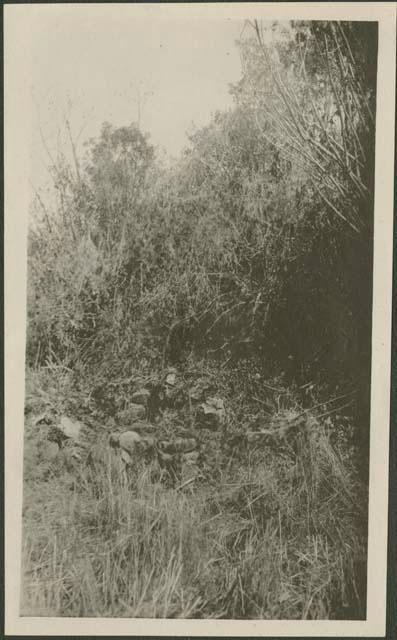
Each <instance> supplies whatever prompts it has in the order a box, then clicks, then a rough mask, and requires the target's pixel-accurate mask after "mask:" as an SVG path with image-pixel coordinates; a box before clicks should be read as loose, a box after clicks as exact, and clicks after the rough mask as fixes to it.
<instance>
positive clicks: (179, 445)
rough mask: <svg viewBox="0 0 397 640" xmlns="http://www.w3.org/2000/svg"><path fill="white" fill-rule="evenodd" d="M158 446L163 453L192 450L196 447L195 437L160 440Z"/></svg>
mask: <svg viewBox="0 0 397 640" xmlns="http://www.w3.org/2000/svg"><path fill="white" fill-rule="evenodd" d="M159 448H160V449H161V450H162V451H164V452H165V453H180V452H188V451H193V450H194V449H196V448H197V440H196V439H195V438H176V439H175V440H161V441H160V442H159Z"/></svg>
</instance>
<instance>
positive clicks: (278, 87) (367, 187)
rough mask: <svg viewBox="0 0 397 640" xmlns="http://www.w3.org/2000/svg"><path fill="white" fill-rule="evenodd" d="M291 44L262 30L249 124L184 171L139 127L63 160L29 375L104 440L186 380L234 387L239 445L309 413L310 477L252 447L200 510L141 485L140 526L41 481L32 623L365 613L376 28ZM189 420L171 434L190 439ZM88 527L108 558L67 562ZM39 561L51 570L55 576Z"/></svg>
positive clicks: (244, 91)
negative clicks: (92, 418)
mask: <svg viewBox="0 0 397 640" xmlns="http://www.w3.org/2000/svg"><path fill="white" fill-rule="evenodd" d="M273 31H274V32H275V34H276V36H275V39H274V41H273V44H272V46H271V47H269V46H268V45H267V44H266V43H267V42H268V38H267V35H266V34H267V32H266V31H264V29H263V27H262V25H260V24H259V23H256V22H255V23H252V24H250V23H248V24H247V25H246V28H245V32H244V35H243V36H242V39H241V42H240V43H239V47H240V51H241V60H242V67H243V73H242V78H241V80H240V82H239V83H237V84H236V85H235V86H233V87H231V92H232V94H233V97H234V107H233V108H232V109H231V110H230V111H228V112H225V113H217V114H216V115H215V116H214V118H213V120H212V121H211V122H210V123H209V124H208V126H206V127H204V128H202V129H200V130H197V131H196V132H195V133H193V134H192V135H191V136H190V140H189V145H188V147H187V148H186V150H185V151H184V152H183V153H182V154H181V156H180V157H179V159H178V160H177V161H175V162H173V163H172V164H162V163H161V162H160V160H159V159H158V158H157V156H156V153H155V149H154V148H153V147H152V145H151V144H150V140H149V138H148V136H146V135H145V134H144V133H142V132H141V131H140V130H139V128H138V127H137V126H135V125H131V126H129V127H120V128H116V127H114V126H112V125H111V124H108V123H106V124H104V125H103V128H102V130H101V132H100V135H99V136H98V138H96V139H94V140H90V141H89V142H88V143H87V145H86V153H85V154H84V155H83V156H79V155H78V153H77V152H76V149H75V146H74V144H73V139H72V137H71V147H72V151H73V162H72V163H68V162H67V161H66V159H65V156H62V155H60V156H58V157H57V158H54V159H53V162H52V165H51V168H50V170H51V175H52V178H53V185H54V200H53V203H52V204H51V205H48V204H47V203H44V202H43V201H42V200H41V199H40V198H37V199H36V201H35V203H34V212H35V222H34V224H32V226H31V228H30V232H29V256H28V266H29V275H28V277H29V283H28V295H29V299H28V338H27V366H28V370H29V372H30V373H29V375H30V377H31V378H34V382H33V383H31V384H32V385H33V388H34V389H36V396H37V394H38V393H39V392H38V391H37V386H39V387H40V385H42V386H41V390H42V391H41V393H42V397H43V394H44V395H45V397H46V398H47V400H48V398H49V397H50V398H51V400H50V403H51V404H52V406H54V405H55V406H56V407H57V408H58V410H59V409H60V408H62V409H63V410H66V409H67V410H68V411H69V412H70V411H72V412H73V411H74V413H75V414H76V413H77V414H79V416H80V417H81V416H82V415H85V413H88V414H89V413H90V412H91V415H92V411H93V409H92V407H93V406H95V412H96V413H95V415H96V417H97V419H99V420H102V422H104V423H106V420H110V419H111V420H114V418H115V416H116V418H117V411H118V410H120V409H125V408H126V407H128V403H129V394H130V388H129V387H128V384H127V385H124V386H123V384H122V382H121V381H123V380H125V379H130V378H131V376H138V377H139V376H140V377H141V378H142V379H144V380H148V379H149V378H150V379H153V378H156V376H157V378H158V379H161V376H162V375H163V374H164V372H165V371H166V370H167V367H169V366H173V367H175V370H176V371H177V372H178V375H180V376H181V377H182V378H183V380H184V384H186V385H188V384H191V380H192V379H193V378H195V377H196V378H197V379H198V378H200V377H201V378H202V377H203V376H204V377H205V376H207V377H208V378H210V379H211V380H212V381H213V380H216V381H217V383H216V384H215V386H216V392H217V393H218V394H219V393H222V394H223V397H224V398H225V399H226V400H225V402H226V405H227V407H228V408H229V411H227V423H226V426H225V427H224V430H223V433H222V438H223V439H224V441H226V439H227V438H228V437H230V436H232V435H236V434H238V435H240V436H241V433H248V432H249V431H250V429H252V425H253V424H255V425H257V424H258V421H259V422H261V421H262V423H266V424H267V423H268V422H269V420H270V421H273V422H274V421H275V420H276V421H277V420H278V421H279V422H280V421H281V422H282V421H283V420H285V421H288V416H290V417H291V415H292V416H295V417H296V416H297V415H299V414H300V413H301V412H302V411H303V412H306V414H305V415H307V416H308V418H309V417H310V419H311V420H312V422H311V427H310V430H309V432H308V433H309V435H308V434H306V435H305V436H304V437H303V436H302V438H303V439H299V438H298V441H297V442H295V444H294V447H293V451H294V453H293V463H292V462H291V460H290V461H289V463H287V462H286V458H285V456H286V455H287V454H286V452H285V450H284V449H283V447H281V450H277V449H276V450H274V448H273V449H272V448H269V447H265V448H263V447H259V448H256V449H255V450H254V451H253V452H252V451H247V450H245V449H244V451H242V452H240V454H239V456H237V457H236V458H233V456H232V458H233V463H230V459H231V458H230V455H229V454H228V455H226V454H224V452H223V453H220V454H219V457H218V458H216V460H215V461H213V465H212V472H211V473H209V476H208V477H209V478H210V479H211V482H209V484H208V485H207V484H205V482H204V484H203V485H202V486H200V487H199V488H198V489H197V491H196V492H195V493H192V494H191V495H189V497H186V496H185V495H183V494H181V493H174V492H173V491H166V490H165V489H162V490H161V491H160V490H159V489H158V487H157V486H156V485H153V484H151V483H150V482H149V481H148V477H147V470H143V471H142V473H141V475H140V476H139V478H138V481H137V484H136V486H135V489H134V491H136V492H137V498H136V500H137V503H136V504H135V507H134V509H135V511H133V512H131V513H135V515H136V514H137V513H138V512H137V511H136V510H137V509H138V511H139V514H138V515H139V517H138V516H136V518H135V519H134V518H133V517H132V516H131V514H130V510H131V509H132V508H133V507H132V503H131V500H130V498H129V497H128V495H129V494H128V491H130V489H128V488H126V486H125V485H123V484H119V485H118V490H116V488H115V485H114V483H115V482H116V483H117V482H119V483H120V481H119V480H117V478H116V480H115V478H114V476H113V475H111V474H110V475H109V474H108V473H105V474H104V475H103V476H102V475H99V476H98V477H96V479H95V481H94V480H93V479H92V478H88V476H86V475H84V474H83V475H80V476H79V487H80V491H81V490H82V487H83V493H82V495H80V493H79V492H78V493H76V492H74V493H73V492H72V493H70V492H69V491H68V490H65V491H64V493H62V495H63V496H64V498H63V500H64V503H61V502H59V491H60V487H61V486H62V475H61V476H60V475H59V469H58V470H57V473H53V474H52V475H51V474H50V476H48V474H47V475H46V476H45V480H43V478H41V479H36V480H35V481H34V482H35V483H36V484H34V483H33V489H32V486H31V481H29V488H28V489H27V490H26V491H27V492H28V493H29V496H30V497H29V507H27V513H28V514H30V517H28V516H26V523H27V524H26V536H25V537H26V545H27V549H28V551H27V554H28V556H29V558H30V560H29V562H30V563H31V566H32V571H33V573H34V575H35V576H36V581H38V582H39V583H40V584H44V583H45V581H46V580H50V582H51V579H54V575H53V574H51V571H53V570H54V566H56V567H57V571H58V574H57V575H58V577H59V579H60V582H59V583H58V585H60V586H59V589H60V591H57V590H56V589H57V588H58V587H57V588H55V587H54V589H53V590H51V589H50V588H48V592H47V596H46V597H44V596H43V592H40V593H41V595H40V597H39V600H40V598H44V601H45V602H44V601H40V602H38V600H37V598H38V596H37V593H36V595H35V596H32V595H30V600H29V603H28V604H25V607H26V608H27V609H29V608H30V610H34V609H35V607H36V610H37V608H39V609H40V611H46V612H48V611H50V612H54V611H55V612H56V613H57V614H66V615H96V614H101V615H107V614H108V615H109V614H112V615H114V614H117V615H153V616H162V615H171V616H176V615H179V616H182V617H183V616H185V617H188V616H201V617H212V616H215V617H216V616H226V617H233V616H234V617H245V616H248V617H264V618H282V617H291V618H296V617H298V618H299V617H309V618H310V617H311V618H316V617H317V618H321V617H341V616H342V617H346V616H348V615H350V616H351V617H362V616H363V615H365V577H364V576H365V553H366V551H365V548H366V479H367V456H368V429H369V382H370V353H371V342H370V336H371V301H372V238H373V195H374V193H373V192H374V182H373V181H374V135H375V107H376V103H375V99H376V49H377V33H376V29H375V27H374V26H373V25H372V24H371V23H366V24H362V23H346V24H345V23H321V22H318V23H303V22H295V23H292V24H289V25H282V26H280V25H274V26H273ZM68 130H69V131H70V129H68ZM51 377H55V378H56V382H54V380H53V379H52V380H51ZM269 385H270V395H269ZM272 390H273V391H272ZM255 397H256V398H258V397H259V403H258V402H257V401H256V400H255V399H254V398H255ZM72 399H73V401H72ZM87 399H88V400H87ZM95 399H96V400H97V403H96V404H95ZM92 403H94V404H92ZM39 404H40V403H39ZM182 404H183V403H182ZM33 405H34V402H33ZM36 405H37V397H36ZM41 409H42V407H41ZM185 409H186V407H185V406H182V405H176V406H169V407H167V410H165V411H163V412H162V418H161V419H162V420H163V421H165V422H166V421H167V420H169V421H171V422H172V419H177V417H179V419H182V420H188V421H190V422H191V421H192V415H191V413H189V411H188V409H186V411H185ZM190 409H191V407H190ZM167 411H168V413H167ZM172 412H174V413H172ZM291 412H292V413H291ZM86 417H87V416H86ZM87 419H88V417H87ZM116 423H117V419H116ZM313 425H316V428H315V429H314V430H313V429H312V427H313ZM190 426H191V425H190ZM211 437H213V438H214V439H215V436H211ZM218 444H219V451H221V449H222V443H218ZM218 444H217V445H216V446H217V447H218ZM229 453H230V452H229ZM109 464H110V463H109ZM291 465H292V466H291ZM214 468H216V473H215V471H214ZM28 480H29V479H28ZM37 483H38V485H39V487H40V492H42V493H43V495H42V496H41V500H42V501H43V502H45V503H46V505H47V509H44V511H43V512H42V511H41V507H40V504H41V503H40V501H39V504H36V503H35V500H34V499H33V498H32V495H37V494H38V489H37ZM109 483H110V484H109ZM232 486H233V487H234V488H233V491H232V490H231V489H230V487H232ZM137 487H138V488H137ZM159 491H160V493H158V492H159ZM126 492H127V493H126ZM156 492H157V493H156ZM230 492H231V493H230ZM55 494H56V495H55ZM229 494H230V495H229ZM115 496H116V497H115ZM264 501H265V502H264ZM138 503H139V504H138ZM265 503H266V504H265ZM254 504H255V508H253V507H252V505H254ZM357 504H359V506H357ZM51 505H52V506H53V511H51ZM150 505H151V506H150ZM138 507H139V508H138ZM151 508H153V514H152V513H151ZM269 509H270V510H269ZM66 514H67V515H66ZM84 514H85V515H84ZM87 514H91V515H90V517H88V515H87ZM120 514H121V515H120ZM161 514H163V516H164V518H165V520H164V522H163V520H162V517H163V516H162V515H161ZM264 514H265V515H264ZM61 515H62V518H65V517H67V518H69V520H68V521H65V527H66V528H65V530H64V531H63V530H62V531H61V532H60V533H59V532H58V534H59V536H60V538H59V540H58V545H59V544H60V546H59V547H58V549H59V550H58V554H60V556H59V558H58V557H57V549H56V548H54V544H55V543H54V538H53V537H51V536H52V534H51V531H52V526H53V525H54V523H56V522H57V521H58V519H62V518H61ZM215 516H216V517H217V518H219V522H220V524H218V525H217V527H219V528H217V531H218V533H219V536H220V538H219V548H217V549H216V550H215V551H214V550H213V549H212V548H211V545H210V540H211V538H212V537H213V532H212V529H211V525H210V524H209V523H211V521H212V518H213V517H214V518H215ZM164 518H163V519H164ZM88 520H89V522H88ZM155 520H156V522H157V523H158V522H163V524H162V525H161V527H160V529H158V527H157V528H156V527H155V525H154V524H153V523H154V522H155ZM62 521H63V520H62ZM33 522H35V523H36V524H35V527H36V528H37V530H38V532H39V533H38V534H37V536H36V537H35V534H34V531H33V530H34V527H33V525H32V523H33ZM181 522H182V523H183V524H182V525H181V527H180V523H181ZM200 522H201V523H204V522H207V523H208V526H207V528H204V529H202V530H201V529H200V527H199V523H200ZM51 523H52V524H51ZM54 526H55V525H54ZM117 527H118V528H117ZM61 529H62V527H61ZM71 529H72V530H73V531H75V534H76V535H78V536H79V538H80V542H81V540H84V547H85V548H87V547H89V548H90V553H89V554H88V555H89V558H91V559H90V560H88V559H87V558H88V556H87V558H85V559H83V555H82V549H81V548H79V550H78V551H76V549H74V547H73V550H70V553H71V556H70V558H69V560H68V562H69V565H68V564H67V562H66V561H65V560H62V558H61V556H62V553H61V550H62V548H63V546H64V545H66V546H67V536H69V535H70V531H71ZM32 531H33V533H32ZM92 531H95V532H96V533H92ZM44 532H46V534H44ZM222 532H224V537H222V536H223V533H222ZM36 533H37V531H36ZM58 534H57V535H58ZM43 536H44V539H43ZM46 536H47V537H46ZM96 536H98V537H96ZM125 536H127V538H126V537H125ZM153 536H155V538H153ZM141 540H142V542H141ZM109 545H110V546H109ZM126 545H127V546H126ZM134 545H135V546H134ZM139 545H141V546H139ZM77 547H78V545H77ZM127 547H128V548H127ZM43 548H44V549H47V553H48V555H51V554H52V557H53V559H54V563H53V564H51V566H50V565H48V566H47V565H45V562H44V565H45V568H44V570H43V571H42V573H40V571H39V570H38V569H37V564H40V562H39V558H40V557H41V556H40V553H41V552H42V550H43ZM94 548H96V549H97V550H98V549H100V550H101V551H102V553H103V555H102V556H101V557H102V558H103V560H101V559H100V554H99V555H98V556H97V558H96V561H93V560H92V553H93V550H94ZM193 548H195V549H196V551H195V552H194V553H193V551H192V549H193ZM76 554H77V555H76ZM106 554H108V555H106ZM109 554H110V555H109ZM214 554H215V555H214ZM44 555H45V554H44ZM77 556H78V561H76V557H77ZM127 557H129V558H130V559H131V563H133V562H138V559H139V558H140V560H139V562H141V565H139V566H138V568H137V569H136V568H134V570H132V564H128V562H127V560H126V558H127ZM35 558H36V560H35ZM51 562H52V560H51ZM65 562H66V564H65ZM76 562H77V565H78V567H80V568H79V571H80V570H81V571H80V573H79V571H77V570H76V573H75V574H73V576H71V575H69V576H66V577H65V575H66V574H67V573H68V572H69V574H70V571H71V570H70V563H72V564H73V563H76ZM126 562H127V565H126ZM62 563H63V564H62ZM201 563H202V566H201ZM77 565H76V566H77ZM105 565H106V566H105ZM134 567H135V565H134ZM200 567H201V569H200ZM116 569H117V571H116ZM63 572H66V574H65V575H64V573H63ZM72 573H73V572H72ZM49 574H51V576H52V578H51V576H50V577H49ZM113 574H114V575H113ZM100 575H104V576H105V579H104V581H103V584H102V585H100V584H99V582H98V581H99V577H98V576H100ZM193 575H196V577H195V580H196V582H194V580H193V581H192V576H193ZM62 576H64V582H63V583H62V579H61V578H62ZM293 576H295V578H293ZM296 576H297V577H296ZM65 581H66V582H65ZM131 581H132V582H131ZM66 583H68V584H67V586H66V587H65V590H64V592H62V589H61V586H62V585H63V586H64V585H65V584H66ZM71 585H72V586H71ZM84 585H85V586H84ZM181 585H182V587H181ZM84 589H85V592H84V593H83V591H84ZM79 590H80V591H79ZM208 590H209V591H208ZM71 591H72V592H73V593H74V594H75V595H74V596H73V598H74V599H73V598H72V597H71V596H70V592H71ZM206 592H207V595H206V597H204V594H205V593H206ZM76 593H77V595H76ZM208 593H210V595H208ZM68 594H69V595H68ZM79 594H80V595H79ZM183 594H185V596H184V595H183ZM222 594H223V596H222ZM35 598H36V599H35ZM126 602H127V604H126ZM65 603H68V604H65Z"/></svg>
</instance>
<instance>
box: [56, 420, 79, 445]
mask: <svg viewBox="0 0 397 640" xmlns="http://www.w3.org/2000/svg"><path fill="white" fill-rule="evenodd" d="M83 428H84V425H83V424H82V423H81V422H79V421H78V420H71V418H68V416H61V419H60V421H59V423H58V424H57V429H59V431H61V432H62V433H63V435H64V436H65V437H66V438H70V439H71V440H74V441H75V442H79V440H80V439H81V435H82V431H83Z"/></svg>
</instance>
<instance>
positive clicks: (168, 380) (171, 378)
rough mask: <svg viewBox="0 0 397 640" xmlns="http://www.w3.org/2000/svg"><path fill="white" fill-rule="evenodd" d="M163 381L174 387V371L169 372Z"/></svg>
mask: <svg viewBox="0 0 397 640" xmlns="http://www.w3.org/2000/svg"><path fill="white" fill-rule="evenodd" d="M165 383H166V384H168V385H170V386H171V387H174V386H175V385H176V375H175V373H169V374H168V375H167V377H166V379H165Z"/></svg>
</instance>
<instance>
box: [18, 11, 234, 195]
mask: <svg viewBox="0 0 397 640" xmlns="http://www.w3.org/2000/svg"><path fill="white" fill-rule="evenodd" d="M61 6H62V5H61ZM86 6H87V5H86ZM88 6H89V5H88ZM96 6H97V7H98V6H99V9H97V10H95V11H94V10H91V11H87V10H85V11H77V10H76V6H73V5H63V10H62V11H59V10H54V11H44V12H42V13H41V14H40V19H35V20H31V22H30V28H29V37H28V40H27V42H26V41H25V46H26V47H28V50H29V51H28V53H29V56H28V58H29V65H30V69H29V78H30V87H29V91H30V97H31V100H32V114H31V134H32V135H31V146H30V149H31V161H32V162H31V166H32V182H33V183H34V185H35V186H36V187H41V186H42V184H43V182H44V180H45V175H46V165H48V152H50V153H51V154H53V153H54V152H55V150H56V148H57V145H60V146H61V147H62V146H63V145H64V143H65V138H64V134H65V127H64V122H65V116H66V117H67V118H69V120H70V125H71V130H72V134H73V137H74V138H75V139H76V140H77V141H78V151H79V152H81V151H82V149H83V146H82V145H83V142H84V140H86V139H88V138H89V137H94V136H96V135H98V133H99V131H100V127H101V124H102V123H103V122H104V121H108V122H110V123H111V124H113V125H115V126H123V125H128V124H130V123H131V122H134V121H137V120H138V118H139V119H140V126H141V128H142V130H144V131H147V132H148V133H150V139H151V142H152V143H154V144H155V145H156V146H158V147H160V148H162V149H165V150H166V152H167V153H168V154H170V155H177V154H178V153H179V152H180V151H181V149H182V148H183V147H184V146H185V145H186V144H187V138H186V131H187V130H188V129H190V128H191V127H192V124H194V125H195V126H197V127H200V126H203V125H205V124H207V123H208V122H209V120H210V118H211V115H212V114H213V113H214V112H215V111H216V110H224V109H227V108H229V107H231V106H232V99H231V96H230V94H229V84H230V83H233V82H236V81H237V80H238V79H239V78H240V75H241V64H240V56H239V52H238V48H237V47H236V44H235V42H236V40H238V38H239V36H240V34H241V31H242V29H243V27H244V21H243V20H241V19H228V18H226V17H222V18H216V17H215V18H213V19H208V18H191V19H188V18H186V17H185V15H182V16H179V17H177V18H175V17H164V16H161V15H159V16H157V15H155V14H153V13H152V15H150V16H143V15H141V14H139V15H138V14H137V13H135V12H134V11H133V10H125V9H124V10H123V11H121V10H120V5H118V7H119V10H118V11H116V10H114V11H101V9H100V7H101V5H96ZM107 6H108V7H109V6H111V5H107ZM116 6H117V5H116ZM47 7H49V8H51V7H54V5H47ZM80 7H84V5H80ZM124 7H125V5H124ZM128 8H129V9H133V6H132V5H129V7H128ZM43 140H44V142H43ZM47 150H48V151H47Z"/></svg>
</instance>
